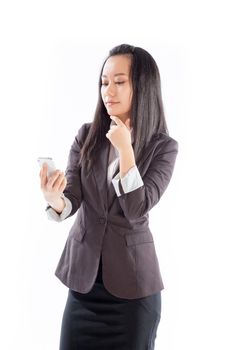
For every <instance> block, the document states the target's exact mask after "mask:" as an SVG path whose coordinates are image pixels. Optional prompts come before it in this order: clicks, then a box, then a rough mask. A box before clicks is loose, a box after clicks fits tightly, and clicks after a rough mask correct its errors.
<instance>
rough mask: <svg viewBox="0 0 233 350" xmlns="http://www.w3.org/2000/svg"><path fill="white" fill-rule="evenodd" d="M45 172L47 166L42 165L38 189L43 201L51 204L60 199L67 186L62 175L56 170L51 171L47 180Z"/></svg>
mask: <svg viewBox="0 0 233 350" xmlns="http://www.w3.org/2000/svg"><path fill="white" fill-rule="evenodd" d="M47 170H48V165H47V164H46V163H44V164H43V166H42V167H41V170H40V180H41V183H40V188H41V191H42V193H43V195H44V198H45V200H46V201H47V202H48V203H53V202H56V201H57V199H58V198H60V197H61V194H62V193H63V191H64V189H65V187H66V185H67V180H66V177H65V176H64V173H63V172H61V171H60V170H58V169H57V170H55V171H53V172H52V174H51V175H50V176H49V178H47Z"/></svg>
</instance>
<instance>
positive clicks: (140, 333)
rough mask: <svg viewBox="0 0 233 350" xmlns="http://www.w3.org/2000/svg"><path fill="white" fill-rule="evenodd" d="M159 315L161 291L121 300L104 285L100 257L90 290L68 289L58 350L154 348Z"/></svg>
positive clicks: (136, 349) (150, 349)
mask: <svg viewBox="0 0 233 350" xmlns="http://www.w3.org/2000/svg"><path fill="white" fill-rule="evenodd" d="M160 317H161V292H158V293H156V294H153V295H150V296H147V297H144V298H139V299H123V298H119V297H116V296H114V295H112V294H110V293H109V292H108V291H107V290H106V289H105V287H104V285H103V280H102V258H101V259H100V264H99V270H98V275H97V278H96V281H95V284H94V286H93V288H92V290H91V291H90V292H88V293H86V294H83V293H78V292H76V291H74V290H71V289H69V290H68V298H67V302H66V306H65V309H64V313H63V318H62V325H61V334H60V348H59V350H153V349H154V342H155V338H156V333H157V327H158V324H159V322H160Z"/></svg>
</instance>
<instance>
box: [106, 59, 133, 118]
mask: <svg viewBox="0 0 233 350" xmlns="http://www.w3.org/2000/svg"><path fill="white" fill-rule="evenodd" d="M130 64H131V59H130V57H128V56H127V55H116V56H112V57H109V58H108V59H107V61H106V62H105V65H104V68H103V73H102V77H101V79H102V86H101V96H102V100H103V103H104V105H105V107H106V110H107V112H108V114H109V115H115V116H117V117H119V118H120V119H121V120H122V121H123V122H125V121H126V119H127V118H130V115H129V111H130V107H131V101H132V95H133V93H132V84H131V81H130V77H129V71H130ZM110 102H112V103H110Z"/></svg>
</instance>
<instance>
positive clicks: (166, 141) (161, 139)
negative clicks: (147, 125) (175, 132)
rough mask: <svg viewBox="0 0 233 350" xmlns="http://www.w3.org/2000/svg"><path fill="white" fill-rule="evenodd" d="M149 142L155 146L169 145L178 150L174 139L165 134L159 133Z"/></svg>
mask: <svg viewBox="0 0 233 350" xmlns="http://www.w3.org/2000/svg"><path fill="white" fill-rule="evenodd" d="M151 142H155V143H157V144H160V145H161V146H162V145H169V146H172V147H174V148H177V149H178V145H179V143H178V141H177V140H176V139H174V138H173V137H171V136H170V135H168V134H167V133H165V132H160V133H157V134H155V135H154V136H153V137H152V138H151Z"/></svg>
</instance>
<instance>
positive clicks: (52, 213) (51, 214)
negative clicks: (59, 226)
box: [46, 195, 72, 222]
mask: <svg viewBox="0 0 233 350" xmlns="http://www.w3.org/2000/svg"><path fill="white" fill-rule="evenodd" d="M62 198H63V199H64V201H65V207H64V209H63V211H62V212H61V213H60V214H58V213H57V212H56V210H54V209H53V208H51V207H49V205H48V206H47V208H48V209H47V208H46V212H47V217H48V219H49V220H53V221H57V222H61V221H63V220H64V219H65V218H66V217H67V216H68V215H69V214H70V213H71V210H72V203H71V201H70V200H69V198H67V197H65V196H64V195H63V196H62Z"/></svg>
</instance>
